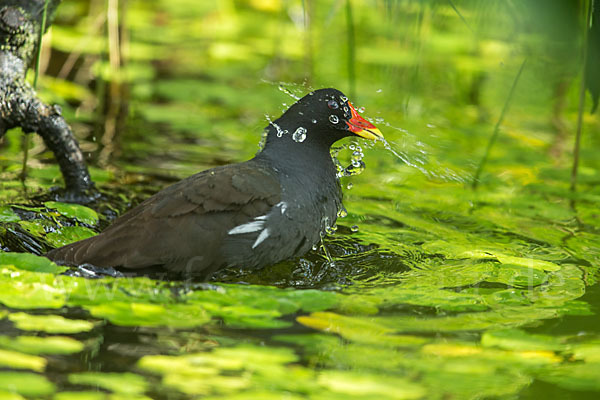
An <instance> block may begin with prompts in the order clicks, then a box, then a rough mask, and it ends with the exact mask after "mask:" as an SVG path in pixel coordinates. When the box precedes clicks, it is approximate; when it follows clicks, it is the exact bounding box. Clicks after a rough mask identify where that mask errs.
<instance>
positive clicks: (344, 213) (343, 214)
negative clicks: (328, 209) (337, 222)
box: [337, 206, 348, 218]
mask: <svg viewBox="0 0 600 400" xmlns="http://www.w3.org/2000/svg"><path fill="white" fill-rule="evenodd" d="M337 216H338V218H346V217H347V216H348V211H346V209H345V208H344V206H342V208H340V210H339V211H338V213H337Z"/></svg>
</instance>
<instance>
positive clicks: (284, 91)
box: [278, 82, 300, 100]
mask: <svg viewBox="0 0 600 400" xmlns="http://www.w3.org/2000/svg"><path fill="white" fill-rule="evenodd" d="M284 85H287V84H286V83H284V82H279V86H278V88H279V90H281V91H282V92H283V93H285V94H287V95H289V96H290V97H291V98H293V99H295V100H300V96H298V95H296V94H295V93H294V92H292V91H291V90H290V89H288V88H287V87H285V86H284Z"/></svg>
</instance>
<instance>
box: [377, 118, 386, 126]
mask: <svg viewBox="0 0 600 400" xmlns="http://www.w3.org/2000/svg"><path fill="white" fill-rule="evenodd" d="M375 122H376V123H378V124H382V123H384V122H385V120H384V119H383V118H381V117H377V118H375Z"/></svg>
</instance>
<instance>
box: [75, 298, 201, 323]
mask: <svg viewBox="0 0 600 400" xmlns="http://www.w3.org/2000/svg"><path fill="white" fill-rule="evenodd" d="M85 308H87V309H88V310H89V311H90V313H91V314H92V315H93V316H95V317H97V318H105V319H107V320H109V321H110V322H112V323H113V324H116V325H124V326H172V327H178V328H191V327H194V326H200V325H204V324H205V323H207V322H209V321H210V315H209V314H208V313H207V312H206V311H205V310H204V309H202V308H200V307H198V306H196V305H188V304H151V303H141V302H134V301H131V302H122V301H112V302H106V303H103V304H97V305H91V306H85Z"/></svg>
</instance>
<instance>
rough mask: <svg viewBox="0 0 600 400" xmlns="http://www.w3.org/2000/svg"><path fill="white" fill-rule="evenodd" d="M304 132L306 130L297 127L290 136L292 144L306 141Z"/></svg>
mask: <svg viewBox="0 0 600 400" xmlns="http://www.w3.org/2000/svg"><path fill="white" fill-rule="evenodd" d="M306 132H307V131H306V128H303V127H301V126H299V127H298V129H296V131H295V132H294V133H293V134H292V139H294V142H298V143H302V142H304V141H305V140H306Z"/></svg>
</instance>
